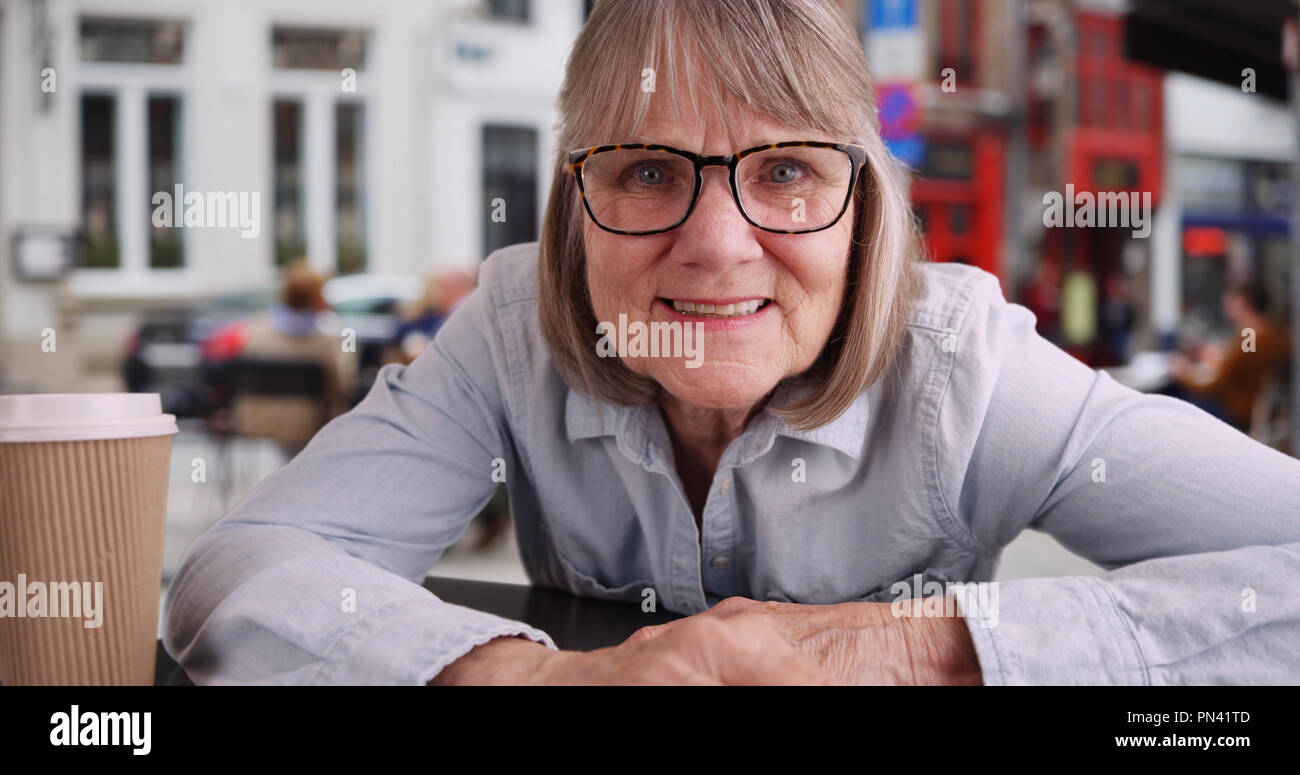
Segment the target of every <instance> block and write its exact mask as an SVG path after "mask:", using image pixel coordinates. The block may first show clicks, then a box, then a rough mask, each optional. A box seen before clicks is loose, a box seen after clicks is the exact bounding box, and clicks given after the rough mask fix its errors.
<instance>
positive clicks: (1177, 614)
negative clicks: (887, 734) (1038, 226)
mask: <svg viewBox="0 0 1300 775" xmlns="http://www.w3.org/2000/svg"><path fill="white" fill-rule="evenodd" d="M984 279H985V281H982V282H981V283H980V287H979V288H977V290H976V291H975V292H974V293H973V294H972V296H973V298H972V301H971V304H970V306H969V310H968V312H967V314H966V315H965V318H964V321H963V323H962V327H961V330H960V333H959V335H958V339H957V347H956V348H955V352H954V353H953V355H952V358H953V360H952V371H951V374H950V379H949V383H948V388H947V393H948V394H947V395H946V396H945V399H944V401H943V402H942V409H941V415H942V418H941V421H940V423H939V429H940V430H939V434H940V436H939V439H938V440H937V442H938V443H937V444H936V446H937V447H938V448H939V449H940V450H946V451H947V454H949V455H950V459H949V460H947V461H945V466H946V467H945V468H944V470H945V471H956V472H960V473H958V474H956V475H955V476H953V477H952V478H950V479H948V480H947V481H946V482H945V485H944V487H943V488H942V489H943V491H944V493H945V502H946V504H947V505H948V506H949V515H948V516H949V517H950V518H951V519H952V520H953V522H954V523H956V526H957V528H958V530H959V531H960V534H961V535H963V536H964V538H965V539H966V540H968V541H969V542H970V548H971V549H972V551H976V552H980V553H985V554H996V553H998V552H1000V551H1001V549H1002V547H1004V546H1005V545H1006V544H1007V543H1009V542H1010V541H1011V540H1012V539H1013V538H1014V537H1015V536H1016V535H1017V534H1018V533H1019V532H1020V531H1021V530H1023V529H1024V528H1032V529H1036V530H1041V531H1043V532H1046V533H1048V534H1050V535H1052V536H1054V537H1055V538H1056V539H1057V540H1059V541H1060V542H1061V543H1062V544H1063V545H1064V546H1065V547H1066V548H1068V549H1070V550H1071V551H1073V552H1075V553H1077V554H1079V555H1081V556H1083V557H1086V558H1088V559H1089V560H1091V561H1093V562H1095V563H1097V564H1098V565H1101V566H1102V567H1103V568H1105V569H1107V570H1108V571H1109V572H1108V573H1106V574H1105V575H1103V576H1100V577H1078V576H1067V577H1059V578H1038V579H1018V580H1013V581H1004V582H1000V583H999V584H998V587H999V589H998V595H997V598H996V600H997V605H995V606H986V608H989V607H991V608H992V609H993V610H991V611H989V610H968V607H967V606H966V605H964V601H963V599H962V598H961V597H960V596H959V598H958V603H959V605H962V607H963V611H964V613H965V614H966V615H967V624H968V628H969V630H970V633H971V637H972V639H973V640H974V643H975V649H976V651H977V653H978V656H979V660H980V665H981V668H982V670H983V673H984V679H985V682H986V683H987V684H1221V683H1222V684H1260V683H1269V684H1278V683H1286V684H1291V683H1297V682H1300V648H1297V646H1296V644H1297V643H1300V461H1298V460H1296V459H1294V458H1291V457H1288V456H1286V455H1283V454H1282V453H1280V452H1277V451H1275V450H1273V449H1271V448H1269V447H1267V446H1264V445H1263V444H1260V443H1258V442H1256V441H1254V440H1253V439H1251V438H1249V437H1248V436H1246V435H1244V434H1242V433H1240V432H1239V431H1237V430H1236V429H1234V428H1232V427H1230V426H1228V425H1226V424H1224V423H1222V422H1220V421H1219V420H1216V419H1215V418H1213V417H1211V416H1210V415H1208V414H1206V413H1205V412H1203V411H1201V410H1200V409H1197V408H1196V407H1194V406H1192V405H1191V404H1188V403H1186V402H1184V401H1180V400H1178V399H1174V398H1171V397H1167V396H1160V395H1147V394H1142V393H1138V392H1136V391H1134V390H1131V389H1129V388H1126V387H1124V386H1122V385H1120V384H1118V383H1117V382H1115V381H1114V380H1113V379H1111V378H1110V377H1109V376H1108V375H1106V374H1105V373H1103V372H1098V371H1094V370H1093V369H1090V368H1089V367H1087V366H1085V365H1084V364H1082V363H1080V362H1079V361H1077V360H1076V359H1074V358H1072V357H1071V356H1070V355H1068V354H1066V353H1065V352H1064V351H1062V350H1060V349H1059V348H1057V347H1056V346H1055V345H1053V344H1051V343H1050V342H1048V341H1046V340H1045V339H1043V338H1042V337H1040V336H1038V334H1037V333H1036V332H1035V331H1034V317H1033V315H1032V314H1031V313H1030V312H1029V311H1028V310H1026V309H1025V308H1023V307H1021V306H1019V305H1015V304H1008V303H1007V302H1006V301H1005V300H1004V299H1003V298H1002V295H1001V291H1000V289H999V288H998V286H997V283H996V279H995V278H993V277H992V276H991V275H989V276H988V277H987V278H984ZM940 454H944V453H943V452H941V453H940ZM963 462H964V463H965V465H962V463H963Z"/></svg>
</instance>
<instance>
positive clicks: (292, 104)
mask: <svg viewBox="0 0 1300 775" xmlns="http://www.w3.org/2000/svg"><path fill="white" fill-rule="evenodd" d="M272 115H273V119H272V120H273V122H274V128H273V129H272V135H273V141H272V143H273V153H274V161H273V162H272V164H273V165H274V166H273V169H272V171H271V175H272V179H273V182H272V186H273V198H274V203H273V204H272V212H273V213H274V215H273V225H272V228H273V229H274V231H275V265H276V266H283V265H284V264H287V263H289V262H291V261H293V260H295V259H298V258H301V257H302V256H303V255H304V254H305V253H306V252H307V243H306V234H305V233H304V230H303V213H302V207H303V203H302V103H301V102H298V101H296V100H276V101H275V105H274V106H273V107H272Z"/></svg>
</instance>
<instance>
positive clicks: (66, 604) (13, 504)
mask: <svg viewBox="0 0 1300 775" xmlns="http://www.w3.org/2000/svg"><path fill="white" fill-rule="evenodd" d="M174 433H176V418H175V417H174V416H173V415H170V414H163V413H162V402H161V400H160V399H159V396H158V394H157V393H84V394H50V395H10V396H0V681H2V682H3V683H4V684H6V685H18V684H145V685H148V684H152V683H153V678H154V659H155V656H156V654H157V651H156V641H157V633H158V603H159V599H160V595H161V587H162V560H163V530H164V527H165V524H166V517H167V479H168V471H169V468H170V456H171V437H172V434H174Z"/></svg>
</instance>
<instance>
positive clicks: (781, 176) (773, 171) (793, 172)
mask: <svg viewBox="0 0 1300 775" xmlns="http://www.w3.org/2000/svg"><path fill="white" fill-rule="evenodd" d="M802 176H803V170H801V169H799V167H798V166H797V165H795V164H790V163H789V162H781V163H778V164H773V165H772V167H771V168H770V169H769V170H768V180H770V181H771V182H773V183H792V182H794V181H796V180H798V179H799V178H800V177H802Z"/></svg>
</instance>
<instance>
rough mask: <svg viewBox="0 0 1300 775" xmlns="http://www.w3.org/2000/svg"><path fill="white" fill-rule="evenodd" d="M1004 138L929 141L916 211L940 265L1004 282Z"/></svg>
mask: <svg viewBox="0 0 1300 775" xmlns="http://www.w3.org/2000/svg"><path fill="white" fill-rule="evenodd" d="M1002 156H1003V148H1002V138H1001V136H1000V135H999V134H997V133H996V132H995V131H991V130H985V131H979V132H975V133H974V134H972V135H968V136H965V137H951V138H944V137H941V136H930V137H927V138H926V159H925V161H924V162H923V163H922V165H921V169H920V170H918V174H917V177H916V178H915V180H913V182H912V205H913V207H914V208H915V210H916V211H917V212H918V214H919V215H920V217H921V219H922V222H923V223H924V232H925V234H924V236H925V244H926V249H927V250H928V251H929V253H930V257H931V258H932V259H934V260H935V261H960V262H961V263H964V264H971V265H972V266H977V267H979V268H980V269H983V270H984V271H986V272H991V273H992V274H995V275H997V276H998V277H999V279H1001V280H1002V282H1003V286H1004V287H1003V290H1004V291H1009V290H1010V289H1009V288H1006V287H1005V286H1006V278H1004V277H1002V202H1003V191H1002V178H1003V173H1002Z"/></svg>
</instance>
